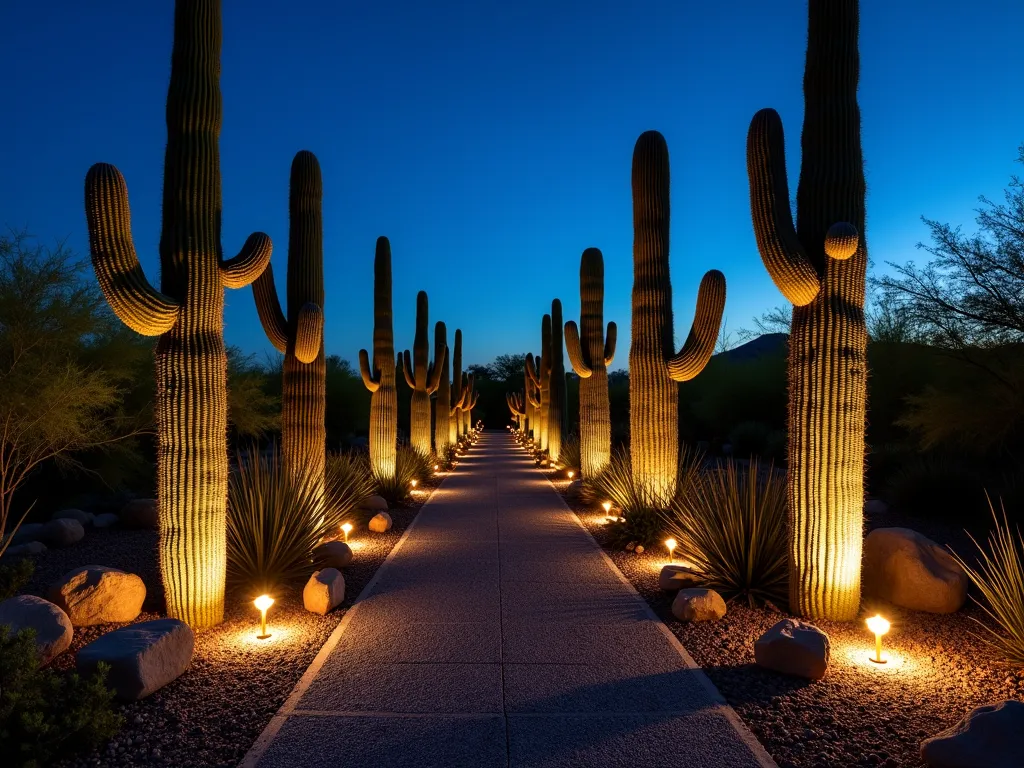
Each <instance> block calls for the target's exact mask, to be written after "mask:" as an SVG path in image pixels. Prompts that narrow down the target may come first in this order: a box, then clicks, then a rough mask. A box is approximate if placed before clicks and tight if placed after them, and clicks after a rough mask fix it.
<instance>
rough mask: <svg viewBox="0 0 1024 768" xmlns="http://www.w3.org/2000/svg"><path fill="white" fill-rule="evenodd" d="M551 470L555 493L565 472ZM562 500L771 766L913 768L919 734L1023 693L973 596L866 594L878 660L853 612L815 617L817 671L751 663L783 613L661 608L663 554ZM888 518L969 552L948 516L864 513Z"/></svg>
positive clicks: (597, 513)
mask: <svg viewBox="0 0 1024 768" xmlns="http://www.w3.org/2000/svg"><path fill="white" fill-rule="evenodd" d="M550 477H551V479H552V480H553V481H554V482H555V487H556V488H558V489H559V490H560V491H562V492H563V493H564V491H565V489H566V488H567V486H568V483H567V482H565V481H564V478H556V477H555V475H554V474H551V475H550ZM566 501H567V503H568V504H569V506H570V507H571V508H572V509H573V510H574V511H575V512H576V514H577V516H578V517H579V518H580V520H581V521H582V522H583V524H584V525H585V526H586V528H587V530H589V531H590V533H591V534H592V535H593V536H594V538H595V539H596V540H597V541H598V543H600V544H601V546H602V547H604V549H605V551H606V552H607V553H608V555H609V556H610V557H611V559H612V561H613V562H614V563H615V565H616V566H617V567H618V568H619V570H620V571H622V573H623V575H625V576H626V578H628V579H629V580H630V581H631V582H632V584H633V586H634V587H635V588H636V589H637V591H638V592H639V593H640V594H641V595H642V596H643V597H644V599H646V600H647V602H648V603H649V604H650V606H651V607H652V608H653V609H654V611H655V613H657V615H658V616H659V617H660V618H661V620H662V621H664V622H665V624H666V625H667V626H668V628H669V629H670V630H671V631H672V632H673V634H675V636H676V637H678V638H679V641H680V642H681V643H682V644H683V647H685V648H686V650H687V651H688V652H689V653H690V655H691V656H692V657H693V659H694V660H695V661H696V662H697V664H699V665H700V666H701V667H703V669H704V671H705V672H706V673H707V675H708V677H709V678H710V679H711V681H712V682H713V683H714V684H715V685H716V686H717V687H718V690H719V691H721V693H722V695H723V696H725V698H726V699H727V700H728V702H729V704H730V705H732V707H733V708H734V709H735V710H736V712H737V713H738V714H739V716H740V717H741V718H742V719H743V721H744V722H745V723H746V724H747V727H749V728H750V730H751V731H752V732H753V733H754V734H755V735H756V736H757V738H758V739H759V740H760V741H761V743H762V744H764V746H765V748H766V749H767V750H768V752H769V753H770V754H771V756H772V757H773V758H774V759H775V761H776V762H777V763H778V764H779V766H781V768H846V767H847V766H885V767H886V768H894V767H895V766H900V767H901V768H903V767H904V766H905V767H906V768H921V767H922V766H923V765H924V763H923V762H922V761H921V759H920V754H919V749H920V743H921V741H922V740H923V739H924V738H926V737H928V736H931V735H933V734H935V733H937V732H939V731H941V730H943V729H945V728H948V727H949V726H951V725H953V724H955V723H956V722H957V721H959V720H960V719H961V718H962V717H963V716H964V715H965V714H966V713H967V712H968V711H969V710H971V709H972V708H973V707H976V706H978V705H981V704H989V703H993V702H997V701H1001V700H1003V699H1018V700H1019V699H1024V670H1021V669H1015V668H1013V667H1011V666H1009V665H1006V664H1004V663H1002V662H1001V660H1000V659H999V658H998V657H996V656H995V655H994V654H993V653H992V651H991V650H990V648H989V647H988V646H987V645H986V644H985V643H984V642H982V641H981V640H979V639H978V638H977V637H976V636H975V635H974V634H972V633H977V632H979V631H980V628H979V627H978V625H977V624H976V623H975V621H974V619H980V618H981V617H982V615H983V614H982V611H981V610H980V609H979V608H978V607H977V606H976V605H975V604H974V603H973V601H971V600H968V604H967V606H965V607H964V609H963V610H961V611H960V612H959V613H956V614H952V615H944V616H940V615H934V614H927V613H918V612H913V611H908V610H905V609H902V608H898V607H896V606H893V605H890V604H888V603H882V602H872V603H871V604H870V605H869V604H865V606H864V615H865V616H869V615H872V614H873V613H875V612H876V611H877V612H880V613H882V615H884V616H885V617H886V618H888V619H889V621H890V622H891V623H892V629H891V630H890V632H889V634H888V635H886V636H885V639H884V643H885V650H886V652H887V653H888V654H889V656H890V662H889V663H888V664H887V665H885V666H879V665H876V664H872V663H871V662H870V661H868V656H869V655H870V654H871V653H872V652H873V649H874V636H873V635H871V634H870V633H869V632H868V631H867V629H866V628H865V626H864V624H863V622H862V621H857V622H850V623H840V622H830V621H816V622H814V623H815V625H816V626H818V627H819V628H820V629H822V630H823V631H825V632H826V633H828V636H829V639H830V641H831V647H832V657H831V664H830V667H829V672H828V675H826V677H825V678H824V679H823V680H820V681H817V682H811V681H808V680H802V679H799V678H792V677H787V676H784V675H779V674H777V673H774V672H770V671H768V670H764V669H761V668H760V667H758V666H756V665H755V663H754V641H755V640H756V639H757V638H758V636H760V634H761V633H762V632H764V631H765V630H767V629H768V628H769V627H771V626H772V625H773V624H775V623H776V622H778V621H779V620H781V619H782V618H784V617H785V616H788V615H789V614H785V613H780V612H778V611H772V610H768V609H765V608H749V607H747V606H746V604H745V603H743V604H738V603H732V604H730V605H729V611H728V613H727V614H726V616H725V617H724V618H723V619H721V620H719V621H714V622H698V623H684V622H681V621H679V620H677V619H676V618H675V617H674V616H673V615H672V612H671V605H672V598H673V597H674V593H667V592H663V591H662V590H661V589H659V587H658V573H659V570H660V568H661V566H662V565H664V564H665V563H666V562H668V557H667V552H666V551H664V550H663V549H662V548H661V547H652V549H654V550H655V551H653V552H651V551H645V552H644V553H643V554H641V555H637V554H635V553H632V552H626V551H622V550H618V549H612V548H610V547H609V546H608V544H607V538H608V532H607V529H606V528H605V527H604V526H603V525H602V524H601V520H602V519H603V517H604V515H603V511H602V510H601V509H600V508H599V507H594V506H587V505H585V504H583V503H581V502H578V501H573V500H568V499H567V500H566ZM889 526H899V527H908V528H913V529H915V530H919V531H921V532H922V533H924V534H925V535H927V536H929V537H931V538H933V539H934V540H936V541H938V542H939V543H942V544H949V545H950V546H953V547H955V548H956V549H957V550H958V551H959V552H961V553H969V552H970V551H971V550H970V549H969V548H967V547H968V546H969V540H968V539H967V537H966V535H964V534H963V531H962V530H958V529H956V528H955V527H953V526H949V525H943V524H941V523H935V522H931V521H929V522H928V523H924V522H920V521H915V520H911V519H909V518H905V517H900V516H898V515H894V514H889V513H886V514H885V515H884V516H876V517H875V519H873V520H868V521H867V527H868V528H869V529H871V528H876V527H889ZM658 550H661V551H658Z"/></svg>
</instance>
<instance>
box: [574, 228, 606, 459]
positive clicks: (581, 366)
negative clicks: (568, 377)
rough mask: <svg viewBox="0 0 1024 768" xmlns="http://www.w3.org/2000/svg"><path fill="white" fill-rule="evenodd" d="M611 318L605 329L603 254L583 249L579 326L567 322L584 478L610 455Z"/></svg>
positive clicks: (595, 250)
mask: <svg viewBox="0 0 1024 768" xmlns="http://www.w3.org/2000/svg"><path fill="white" fill-rule="evenodd" d="M615 339H616V326H615V323H608V336H607V340H606V339H605V330H604V257H603V256H602V255H601V251H599V250H598V249H597V248H587V250H585V251H584V252H583V258H582V259H580V326H579V328H577V327H576V323H574V322H572V321H571V320H570V321H569V322H568V323H566V324H565V346H566V348H567V349H568V352H569V362H570V363H571V364H572V367H573V370H574V371H576V375H577V376H579V377H580V463H581V464H582V466H581V467H580V469H581V471H582V472H583V476H584V477H588V478H593V477H597V476H598V475H600V474H601V473H602V472H604V470H605V468H606V467H607V466H608V463H609V462H610V461H611V457H612V419H611V410H610V405H609V402H608V366H609V365H611V364H612V360H613V359H614V358H615Z"/></svg>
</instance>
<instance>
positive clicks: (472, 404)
mask: <svg viewBox="0 0 1024 768" xmlns="http://www.w3.org/2000/svg"><path fill="white" fill-rule="evenodd" d="M479 399H480V393H479V392H474V393H473V399H472V400H471V401H470V403H469V405H468V406H466V408H465V410H467V411H472V410H473V409H474V408H476V402H477V400H479Z"/></svg>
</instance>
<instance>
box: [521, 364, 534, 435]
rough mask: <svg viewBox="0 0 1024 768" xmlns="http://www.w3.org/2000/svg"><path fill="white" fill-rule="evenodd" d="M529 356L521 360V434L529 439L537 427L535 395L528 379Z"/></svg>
mask: <svg viewBox="0 0 1024 768" xmlns="http://www.w3.org/2000/svg"><path fill="white" fill-rule="evenodd" d="M529 359H530V358H529V356H527V357H526V358H525V359H524V360H523V412H524V417H525V419H526V424H525V426H524V427H523V434H524V435H525V436H526V437H528V438H530V437H532V435H533V432H534V430H535V429H536V427H537V409H536V407H535V405H536V395H535V394H534V387H533V381H532V380H531V379H530V372H529V371H528V370H527V368H528V367H529V365H530V363H529Z"/></svg>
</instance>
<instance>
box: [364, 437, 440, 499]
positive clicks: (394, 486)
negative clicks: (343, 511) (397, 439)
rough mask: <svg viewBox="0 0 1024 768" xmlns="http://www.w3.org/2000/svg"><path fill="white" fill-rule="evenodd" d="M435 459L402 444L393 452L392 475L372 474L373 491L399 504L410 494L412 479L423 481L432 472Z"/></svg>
mask: <svg viewBox="0 0 1024 768" xmlns="http://www.w3.org/2000/svg"><path fill="white" fill-rule="evenodd" d="M434 463H435V459H434V458H433V457H432V456H431V455H430V454H424V453H421V452H420V451H418V450H416V449H415V448H413V447H412V446H409V445H403V446H400V447H399V448H398V451H397V453H396V454H395V474H394V476H386V475H385V476H378V475H374V477H373V481H374V484H375V486H376V487H375V493H377V494H379V495H380V496H382V497H383V498H385V499H387V501H388V503H390V504H401V503H403V502H406V501H408V500H409V498H410V497H411V496H412V481H413V480H417V481H419V482H421V483H422V482H423V481H424V480H426V479H427V478H429V477H431V476H432V475H433V474H434Z"/></svg>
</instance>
